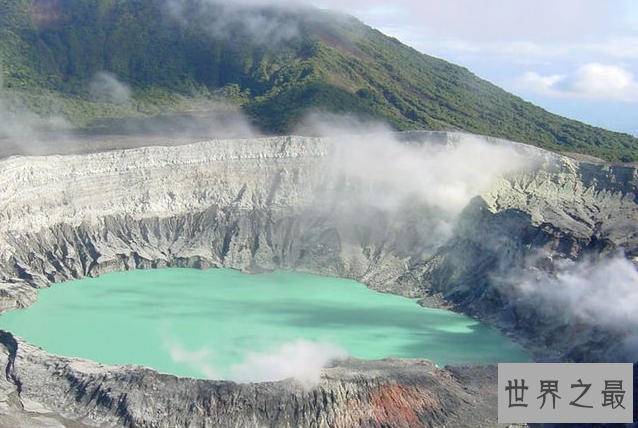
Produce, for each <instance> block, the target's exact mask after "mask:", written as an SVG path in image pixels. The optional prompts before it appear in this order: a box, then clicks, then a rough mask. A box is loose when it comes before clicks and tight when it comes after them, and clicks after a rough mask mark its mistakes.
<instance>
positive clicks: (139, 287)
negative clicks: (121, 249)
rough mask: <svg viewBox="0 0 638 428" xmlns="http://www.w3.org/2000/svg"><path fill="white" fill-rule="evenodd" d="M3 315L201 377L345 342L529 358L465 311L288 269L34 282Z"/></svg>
mask: <svg viewBox="0 0 638 428" xmlns="http://www.w3.org/2000/svg"><path fill="white" fill-rule="evenodd" d="M0 327H1V328H3V329H5V330H8V331H11V332H13V333H15V334H17V335H18V336H21V337H23V338H24V339H26V340H27V341H29V342H31V343H33V344H36V345H38V346H40V347H42V348H44V349H45V350H47V351H49V352H51V353H55V354H59V355H66V356H74V357H83V358H89V359H92V360H95V361H99V362H102V363H108V364H115V363H117V364H123V363H133V364H139V365H144V366H148V367H152V368H155V369H157V370H159V371H162V372H166V373H172V374H176V375H180V376H191V377H200V378H206V377H209V378H225V379H236V380H267V379H270V378H276V377H285V375H286V374H288V372H287V371H286V370H289V369H290V367H291V366H294V365H295V364H296V365H299V366H304V367H306V366H312V365H322V364H325V363H326V362H327V360H329V359H330V358H332V357H335V356H342V355H343V354H344V353H346V352H347V353H348V354H349V355H352V356H355V357H358V358H364V359H379V358H386V357H400V358H428V359H431V360H433V361H434V362H436V363H437V364H439V365H443V364H460V363H485V362H491V363H495V362H524V361H529V357H528V356H527V355H526V354H525V353H524V352H523V351H522V350H521V349H520V348H519V347H518V346H517V345H515V344H514V343H512V342H511V341H510V340H509V339H508V338H507V337H505V336H504V335H502V334H501V333H500V332H498V331H496V330H494V329H491V328H488V327H486V326H484V325H482V324H480V323H478V322H477V321H476V320H474V319H471V318H468V317H465V316H462V315H459V314H455V313H452V312H448V311H443V310H437V309H427V308H422V307H420V306H419V305H418V304H417V303H416V301H415V300H413V299H407V298H404V297H400V296H394V295H389V294H382V293H378V292H375V291H372V290H370V289H368V288H366V287H365V286H364V285H363V284H360V283H358V282H355V281H352V280H347V279H339V278H328V277H322V276H316V275H309V274H301V273H296V272H275V273H268V274H260V275H250V274H244V273H241V272H238V271H235V270H229V269H208V270H197V269H179V268H170V269H158V270H135V271H127V272H118V273H112V274H108V275H103V276H101V277H99V278H87V279H82V280H76V281H70V282H67V283H63V284H56V285H54V286H53V287H52V288H48V289H44V290H41V291H40V292H39V298H38V301H37V302H36V303H35V304H34V305H32V306H31V307H29V308H27V309H21V310H15V311H11V312H8V313H6V314H3V315H2V316H0ZM264 371H266V372H268V374H266V375H264V374H263V372H264ZM280 372H281V373H280Z"/></svg>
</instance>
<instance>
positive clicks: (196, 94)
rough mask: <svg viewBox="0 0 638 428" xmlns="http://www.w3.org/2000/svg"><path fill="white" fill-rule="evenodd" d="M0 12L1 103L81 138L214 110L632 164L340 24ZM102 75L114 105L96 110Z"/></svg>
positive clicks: (548, 117) (312, 13) (442, 66)
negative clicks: (468, 137)
mask: <svg viewBox="0 0 638 428" xmlns="http://www.w3.org/2000/svg"><path fill="white" fill-rule="evenodd" d="M0 12H1V13H0V28H2V31H0V64H1V65H2V70H3V74H4V81H3V92H4V94H5V98H8V99H13V100H14V101H15V100H17V102H15V103H14V104H17V105H21V106H27V107H28V108H29V109H31V110H32V111H34V112H35V113H37V114H39V115H41V116H44V117H49V116H55V115H59V116H61V117H63V118H64V119H66V120H68V121H69V122H71V123H72V124H73V125H76V126H79V127H81V128H84V129H87V130H89V131H91V132H102V131H104V130H108V127H109V124H110V123H111V122H112V120H113V119H116V120H117V119H121V118H128V117H149V116H155V115H157V114H162V113H172V112H192V111H200V112H201V111H204V112H205V111H207V109H209V108H210V106H211V103H213V102H218V101H219V100H224V101H226V102H230V103H232V104H234V105H236V106H238V107H240V108H241V109H242V110H243V111H244V112H245V113H246V114H247V115H248V116H249V117H250V119H251V120H252V121H253V122H254V123H255V124H256V125H258V126H259V127H260V128H261V129H263V130H265V131H267V132H269V133H275V134H281V133H287V132H290V131H291V130H293V129H295V127H296V126H297V125H298V124H299V123H300V121H301V120H302V119H303V118H304V117H305V116H306V115H307V114H308V113H309V112H310V111H313V110H323V111H328V112H332V113H338V114H343V113H348V114H354V115H357V116H361V117H363V118H365V119H380V120H383V121H385V122H387V123H389V124H390V125H391V126H392V127H393V128H395V129H397V130H416V129H430V130H463V131H467V132H472V133H479V134H485V135H490V136H494V137H500V138H506V139H510V140H515V141H521V142H524V143H529V144H533V145H536V146H539V147H543V148H546V149H550V150H555V151H569V152H576V153H581V154H586V155H593V156H597V157H600V158H604V159H606V160H609V161H624V162H628V161H635V160H638V139H637V138H635V137H633V136H631V135H628V134H622V133H617V132H612V131H607V130H604V129H602V128H598V127H594V126H590V125H586V124H583V123H581V122H578V121H575V120H570V119H566V118H562V117H560V116H558V115H554V114H552V113H549V112H546V111H545V110H543V109H542V108H540V107H537V106H535V105H533V104H532V103H529V102H526V101H524V100H523V99H521V98H519V97H517V96H514V95H512V94H509V93H507V92H506V91H504V90H502V89H500V88H498V87H497V86H495V85H493V84H491V83H489V82H487V81H485V80H483V79H480V78H478V77H477V76H475V75H474V74H472V73H471V72H470V71H469V70H467V69H465V68H463V67H459V66H457V65H454V64H451V63H449V62H446V61H444V60H441V59H437V58H434V57H431V56H428V55H426V54H422V53H420V52H418V51H416V50H415V49H413V48H411V47H409V46H406V45H404V44H402V43H401V42H400V41H399V40H397V39H395V38H392V37H388V36H385V35H383V34H382V33H381V32H379V31H378V30H375V29H373V28H371V27H368V26H366V25H365V24H363V23H362V22H360V21H359V20H357V19H356V18H353V17H349V16H347V15H344V14H340V13H335V12H330V11H325V10H320V9H311V8H306V7H303V8H287V9H281V8H274V7H270V6H263V7H257V6H250V7H249V6H228V5H226V6H224V5H219V4H214V3H207V2H202V1H198V0H183V1H178V0H172V1H169V0H129V1H124V0H19V1H13V0H1V1H0ZM102 72H108V75H109V76H111V77H110V78H108V79H111V78H112V80H108V81H107V82H106V83H107V84H109V85H111V87H110V89H113V88H114V86H113V85H118V84H119V85H122V87H121V88H120V89H122V88H123V89H122V91H124V92H123V93H124V95H125V96H124V98H122V99H120V98H117V99H114V98H112V96H111V95H110V94H109V93H107V96H106V99H105V98H104V97H102V98H100V97H99V96H98V97H96V94H95V92H94V91H92V90H91V88H92V86H91V85H92V84H93V82H94V81H95V79H96V76H97V75H98V74H99V73H102ZM115 88H119V87H115ZM126 88H128V89H129V91H130V94H129V95H126ZM107 89H108V88H107ZM8 104H9V103H8Z"/></svg>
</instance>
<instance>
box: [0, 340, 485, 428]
mask: <svg viewBox="0 0 638 428" xmlns="http://www.w3.org/2000/svg"><path fill="white" fill-rule="evenodd" d="M0 365H1V366H2V367H3V368H4V369H5V373H6V378H3V379H2V380H0V400H2V401H0V403H1V404H0V426H10V425H9V424H8V423H6V421H11V419H6V418H7V417H13V418H16V419H18V418H22V419H21V420H22V421H27V422H28V423H34V425H33V426H37V425H38V420H40V421H45V423H50V425H48V426H63V425H61V424H64V425H66V426H85V425H86V426H92V425H99V426H113V427H119V426H134V427H144V428H146V427H153V428H173V427H210V428H213V427H215V428H224V427H238V428H239V427H241V428H243V427H246V428H248V427H291V428H292V427H300V426H314V427H326V428H328V427H330V428H338V427H354V426H361V427H383V426H390V425H391V426H394V427H429V426H443V425H448V426H476V425H474V424H475V423H478V424H485V423H488V424H489V423H490V421H492V420H493V415H494V413H495V410H496V409H495V408H494V405H495V402H496V401H495V392H494V388H495V384H496V367H494V366H491V367H485V368H475V369H473V368H467V367H459V368H452V369H450V370H443V369H440V368H438V367H437V366H435V365H434V364H432V363H430V362H428V361H423V360H413V361H401V360H383V361H370V362H364V361H356V360H350V361H344V362H342V363H340V364H339V365H338V366H336V367H332V368H328V369H325V371H324V374H323V376H322V379H321V382H320V384H319V385H318V386H316V387H314V388H312V389H305V388H304V387H303V386H301V385H299V384H297V383H296V382H295V381H292V380H289V381H281V382H271V383H258V384H245V385H238V384H235V383H233V382H222V381H208V380H197V379H187V378H177V377H175V376H170V375H163V374H158V373H157V372H155V371H152V370H149V369H144V368H140V367H134V366H124V367H121V366H120V367H111V366H103V365H100V364H97V363H93V362H90V361H85V360H80V359H69V358H60V357H53V356H50V355H47V354H46V353H45V352H43V351H41V350H40V349H38V348H35V347H33V346H31V345H29V344H26V343H24V342H22V341H20V340H17V339H15V338H14V337H13V336H11V335H10V334H8V333H4V334H2V335H0ZM490 389H491V391H492V392H490ZM41 403H45V404H41ZM3 423H5V424H4V425H3ZM56 424H57V425H56ZM74 424H75V425H74ZM40 426H47V425H45V424H44V423H42V422H40Z"/></svg>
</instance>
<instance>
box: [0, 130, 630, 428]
mask: <svg viewBox="0 0 638 428" xmlns="http://www.w3.org/2000/svg"><path fill="white" fill-rule="evenodd" d="M433 136H434V137H436V138H435V139H436V140H437V141H438V144H448V145H454V144H456V141H457V140H458V139H460V138H463V136H462V135H461V134H453V133H452V134H446V133H435V134H431V133H426V134H418V135H416V136H415V135H411V136H409V139H410V140H411V141H415V140H419V139H424V138H427V139H432V137H433ZM406 138H407V137H406ZM490 141H491V143H492V144H499V145H512V144H514V143H509V142H504V141H501V140H494V139H491V140H490ZM331 144H333V142H331V141H329V140H322V139H312V138H302V137H276V138H275V137H274V138H263V139H256V140H234V141H208V142H202V143H196V144H191V145H184V146H178V147H142V148H135V149H130V150H115V151H105V152H100V153H91V154H81V155H80V154H77V155H65V156H58V155H51V156H46V157H10V158H7V159H4V160H0V177H1V178H2V182H3V186H2V188H0V207H1V209H0V310H8V309H11V308H14V307H23V306H27V305H29V304H31V303H32V302H33V301H34V300H35V298H36V296H37V293H36V291H37V288H39V287H44V286H48V285H50V284H52V283H55V282H60V281H65V280H68V279H71V278H81V277H84V276H95V275H99V274H102V273H105V272H110V271H116V270H124V269H135V268H153V267H162V266H191V267H198V268H206V267H230V268H235V269H241V270H245V271H251V272H259V271H264V270H272V269H295V270H299V271H306V272H312V273H318V274H323V275H334V276H340V277H347V278H353V279H357V280H359V281H361V282H364V283H366V284H367V285H369V286H370V287H373V288H375V289H378V290H382V291H388V292H393V293H398V294H402V295H406V296H412V297H422V298H424V299H423V302H424V304H435V305H438V306H449V307H452V308H454V309H455V310H459V311H463V312H465V313H469V314H472V315H474V316H477V317H479V318H481V319H483V320H485V321H487V322H490V323H493V324H495V325H497V326H499V327H500V328H502V329H503V330H505V331H507V332H510V333H512V334H513V335H514V337H515V338H517V339H518V340H519V341H521V343H523V344H524V345H525V346H527V347H528V349H530V350H531V351H533V352H534V355H536V357H537V358H538V359H558V360H565V359H573V360H578V361H611V360H614V359H622V356H619V355H617V354H614V352H615V351H616V350H615V349H614V347H613V346H611V345H612V344H613V343H615V341H616V340H617V337H615V336H614V335H612V334H610V332H609V331H606V330H605V329H601V328H597V327H596V326H592V325H587V324H579V323H569V322H568V323H566V322H565V321H564V320H557V319H553V318H551V317H547V316H546V314H543V313H542V312H541V311H539V309H538V308H536V307H534V306H533V305H531V306H530V305H529V304H528V303H527V302H524V301H521V300H520V299H517V297H516V294H515V293H513V292H511V290H509V289H508V288H507V286H505V287H504V284H503V281H502V278H503V277H504V276H505V275H504V271H503V270H504V269H505V268H507V270H512V269H521V270H525V269H529V268H535V269H542V270H544V271H550V272H551V271H552V270H553V269H554V268H555V266H554V265H555V263H556V262H557V261H558V260H561V259H574V260H575V259H579V258H583V257H594V258H604V257H606V256H607V255H610V254H612V253H615V252H616V251H617V250H618V249H619V248H622V249H623V250H624V251H625V253H626V255H627V257H629V258H630V259H633V260H635V259H636V257H637V256H638V230H637V228H636V224H638V210H637V209H636V203H637V197H638V191H637V190H636V189H637V183H638V178H637V177H638V176H637V173H636V169H635V168H633V167H628V166H611V165H605V164H587V163H581V162H578V161H575V160H573V159H569V158H567V157H563V156H560V155H556V154H552V153H547V152H543V151H540V150H538V149H533V148H528V147H525V146H520V145H517V146H516V147H517V150H519V151H522V152H523V153H525V154H526V156H527V157H528V158H529V159H532V160H533V162H532V164H533V165H532V166H531V167H529V168H527V169H525V170H522V171H519V172H517V173H513V174H509V175H507V176H504V177H500V178H498V179H497V180H496V181H494V182H493V183H492V185H491V186H490V187H489V188H486V189H485V190H484V191H483V192H481V193H480V194H478V195H476V197H474V198H473V199H472V200H471V201H470V202H469V204H468V205H467V206H466V207H465V209H464V210H463V211H462V213H461V214H460V216H459V218H458V219H457V221H455V226H454V228H453V230H452V231H451V232H450V233H449V234H448V235H447V236H446V239H445V241H444V242H439V241H436V242H435V243H433V240H432V234H431V231H432V228H431V224H430V223H431V221H432V218H431V217H432V216H431V215H430V214H431V211H428V209H429V208H428V207H427V206H423V204H420V203H418V201H416V202H414V203H412V204H408V205H406V206H404V207H402V209H401V210H394V211H388V210H384V209H382V208H380V207H379V206H376V205H369V204H366V201H365V200H363V199H362V198H361V194H362V192H363V191H365V188H366V183H365V182H361V180H360V177H349V176H347V175H344V174H342V171H340V170H335V169H334V166H333V164H332V163H331V162H330V150H331ZM415 144H418V143H415ZM437 238H440V236H437ZM539 254H542V257H539ZM530 260H533V261H534V262H533V266H530V263H531V262H530ZM505 285H507V284H505ZM558 339H560V340H558ZM2 343H3V346H4V351H3V352H4V353H3V355H4V358H5V360H4V362H3V365H4V367H5V368H6V382H4V383H3V386H2V391H4V392H3V394H4V395H3V397H4V398H2V400H3V401H2V400H0V401H2V403H3V404H2V405H3V406H5V407H4V409H5V410H3V413H4V414H5V415H9V414H13V413H12V412H13V411H17V410H16V409H22V410H20V412H21V413H20V412H18V413H16V415H17V416H15V417H16V418H18V417H24V418H27V419H29V418H30V419H29V420H30V421H34V420H36V419H37V418H45V419H46V418H48V419H47V421H48V422H46V423H44V422H42V423H41V425H43V426H47V425H46V424H47V423H50V426H56V425H55V423H58V424H60V423H62V424H65V425H66V426H78V427H79V426H83V425H82V424H86V425H95V424H100V423H103V424H107V425H113V426H114V425H124V426H138V427H146V426H148V427H151V426H153V427H162V426H171V427H173V426H175V427H177V426H226V425H224V424H232V426H255V425H259V426H262V425H263V426H272V427H275V426H276V427H284V426H359V425H363V426H387V425H388V421H389V420H392V421H393V424H392V426H442V425H446V426H465V425H467V424H468V423H467V421H471V420H472V419H467V418H466V416H467V414H469V413H466V411H469V410H468V409H474V410H472V412H475V413H476V415H477V416H476V417H477V418H478V417H480V418H482V419H480V420H481V421H485V424H486V425H487V426H489V425H493V424H494V423H495V422H494V421H495V413H494V412H493V410H494V409H493V406H492V404H495V401H490V400H491V399H493V396H492V397H490V395H489V393H487V392H486V391H489V390H490V388H493V385H492V383H490V382H491V380H489V379H491V376H493V373H492V374H490V373H491V372H489V370H488V369H482V370H483V371H481V369H473V370H469V369H467V370H466V369H454V370H451V371H443V370H439V369H436V368H435V367H433V366H432V365H430V364H429V363H425V362H405V361H397V360H391V361H390V360H389V361H383V362H368V363H363V362H356V361H350V362H345V363H341V364H340V365H339V366H338V367H334V368H331V369H328V370H326V372H325V374H324V376H323V378H322V383H321V385H320V387H319V388H317V389H314V390H313V391H310V392H309V391H303V390H302V389H299V387H298V386H295V385H294V384H292V383H290V382H279V383H271V384H259V385H236V384H232V383H229V382H211V381H198V380H190V379H177V378H175V377H173V376H165V375H161V374H158V373H156V372H153V371H151V370H146V369H140V368H132V367H103V366H100V365H97V364H94V363H90V362H85V361H83V362H80V361H78V360H69V359H63V358H58V357H53V356H50V355H47V354H46V353H44V352H42V351H40V350H38V349H37V348H34V347H32V346H30V345H28V344H26V343H23V342H20V341H19V340H17V339H15V338H13V337H12V336H10V335H8V334H5V335H4V336H3V340H2ZM455 370H456V371H455ZM485 370H488V371H485ZM486 379H488V380H486ZM468 385H473V386H468ZM477 385H478V386H477ZM466 387H467V388H468V389H467V390H464V389H463V388H466ZM476 391H481V392H480V393H478V394H479V395H480V397H479V398H477V395H476V394H475V393H476ZM492 391H493V390H492ZM477 400H478V401H477ZM486 400H487V401H486ZM488 401H489V402H491V403H492V404H489V403H488ZM486 403H487V404H486ZM38 406H40V407H38ZM490 406H492V407H490ZM7 409H12V410H7ZM34 409H35V410H34ZM38 409H40V410H38ZM42 409H44V410H42ZM20 415H21V416H20ZM7 417H8V416H7ZM34 418H35V419H34ZM0 420H2V421H4V420H9V419H4V420H3V418H0ZM25 420H26V419H25ZM11 421H13V420H11ZM16 421H17V419H16ZM2 423H3V422H0V426H2ZM12 423H13V422H10V423H8V424H9V425H11V424H12ZM30 423H31V422H30ZM16 424H18V425H19V423H18V422H16ZM33 424H34V425H37V424H36V423H35V422H33ZM5 425H6V424H5ZM7 426H8V425H7Z"/></svg>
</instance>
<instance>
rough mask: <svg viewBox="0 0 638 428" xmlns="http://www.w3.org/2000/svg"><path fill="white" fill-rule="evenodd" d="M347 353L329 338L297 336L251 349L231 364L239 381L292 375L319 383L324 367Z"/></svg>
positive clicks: (307, 384)
mask: <svg viewBox="0 0 638 428" xmlns="http://www.w3.org/2000/svg"><path fill="white" fill-rule="evenodd" d="M347 356H348V353H347V351H346V350H345V349H343V348H342V347H340V346H337V345H334V344H332V343H328V342H311V341H308V340H303V339H298V340H296V341H294V342H290V343H286V344H284V345H282V346H280V347H278V348H275V349H274V350H272V351H266V352H254V353H248V354H246V356H245V360H244V362H242V363H239V364H235V365H233V366H231V368H230V379H232V380H234V381H236V382H244V383H245V382H268V381H275V380H281V379H288V378H293V379H295V380H297V381H298V382H300V383H301V384H302V385H304V386H305V387H308V388H310V387H313V386H315V385H317V384H318V383H319V380H320V378H321V370H322V369H323V368H324V367H326V366H328V365H329V364H330V363H332V362H334V361H335V360H339V359H344V358H346V357H347Z"/></svg>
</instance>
